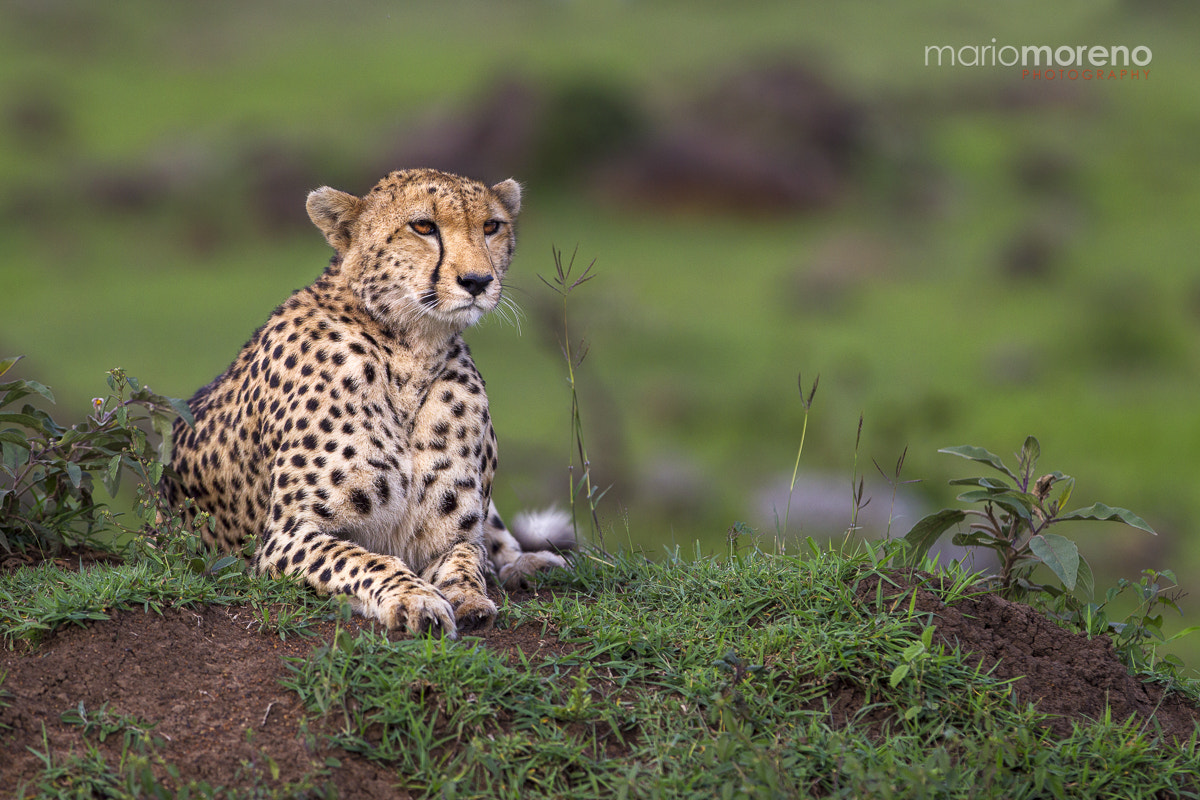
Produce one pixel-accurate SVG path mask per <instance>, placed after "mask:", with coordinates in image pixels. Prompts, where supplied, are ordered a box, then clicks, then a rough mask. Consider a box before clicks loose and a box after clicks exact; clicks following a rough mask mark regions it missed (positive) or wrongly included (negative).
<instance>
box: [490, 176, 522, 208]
mask: <svg viewBox="0 0 1200 800" xmlns="http://www.w3.org/2000/svg"><path fill="white" fill-rule="evenodd" d="M492 191H493V192H495V194H496V197H498V198H499V199H500V202H501V203H503V204H504V208H505V209H507V210H508V213H509V214H511V215H513V216H514V217H515V216H516V215H517V214H520V213H521V184H519V183H517V182H516V181H514V180H513V179H512V178H509V179H508V180H506V181H504V182H503V183H497V184H496V185H495V186H493V187H492Z"/></svg>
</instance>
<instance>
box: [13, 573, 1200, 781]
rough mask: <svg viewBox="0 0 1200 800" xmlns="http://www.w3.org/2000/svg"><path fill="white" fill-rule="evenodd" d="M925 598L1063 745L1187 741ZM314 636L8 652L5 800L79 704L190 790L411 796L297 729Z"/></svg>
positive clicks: (111, 755)
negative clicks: (292, 671) (105, 715)
mask: <svg viewBox="0 0 1200 800" xmlns="http://www.w3.org/2000/svg"><path fill="white" fill-rule="evenodd" d="M898 583H899V584H900V585H899V586H898V587H897V586H893V585H890V584H888V585H885V586H884V588H883V590H882V592H878V591H877V584H878V578H875V577H872V578H868V579H866V580H864V581H863V582H862V583H861V584H860V587H859V595H858V596H859V598H860V599H861V601H862V602H863V603H864V604H870V603H873V602H875V598H877V597H880V596H882V597H883V598H885V599H887V598H894V597H896V596H899V595H903V596H908V593H909V592H911V591H913V588H912V586H910V585H908V584H906V583H904V582H903V581H898ZM916 583H918V584H919V583H920V582H919V581H917V582H916ZM916 592H917V603H916V607H917V609H918V610H919V611H921V612H924V613H928V614H931V615H932V620H933V622H934V624H935V625H936V626H937V638H938V639H940V640H941V641H942V642H945V643H946V644H948V645H950V646H960V647H961V648H962V649H963V650H964V651H970V652H971V653H972V654H973V655H972V658H976V657H977V658H978V659H979V661H980V662H982V664H983V666H984V668H986V669H991V668H993V667H994V668H995V674H996V675H997V676H999V677H1001V678H1018V677H1019V676H1023V677H1020V678H1019V680H1017V681H1016V682H1015V684H1014V688H1015V691H1016V693H1017V696H1018V698H1019V699H1020V700H1022V701H1030V702H1036V703H1038V705H1039V706H1040V708H1041V709H1042V710H1043V711H1045V712H1048V713H1051V714H1055V715H1058V716H1057V717H1055V718H1053V720H1052V727H1053V728H1054V730H1055V732H1056V733H1060V734H1065V733H1067V732H1068V731H1069V729H1070V723H1071V721H1072V720H1080V719H1096V718H1098V717H1100V716H1102V715H1103V713H1104V706H1105V703H1106V702H1107V703H1109V704H1110V705H1111V706H1112V709H1113V714H1114V717H1118V718H1124V717H1127V716H1128V715H1130V714H1138V715H1139V716H1141V717H1143V718H1145V719H1147V720H1148V724H1151V725H1158V726H1161V728H1162V730H1163V732H1164V733H1166V734H1167V735H1169V736H1174V737H1177V738H1179V739H1186V738H1187V737H1188V736H1190V735H1191V732H1192V730H1193V728H1194V726H1195V723H1196V721H1197V720H1198V719H1200V713H1198V712H1197V710H1196V709H1194V708H1191V707H1190V706H1189V705H1188V704H1187V702H1186V699H1185V698H1182V697H1180V696H1178V695H1172V694H1165V693H1164V691H1163V690H1162V688H1161V687H1159V686H1156V685H1152V684H1143V683H1141V682H1139V681H1138V680H1136V679H1135V678H1133V677H1131V676H1130V675H1128V673H1127V672H1126V671H1125V669H1124V667H1123V666H1122V665H1121V663H1120V662H1119V661H1118V660H1117V658H1116V656H1115V653H1114V652H1113V648H1112V645H1111V644H1110V643H1109V642H1108V640H1107V639H1103V638H1098V639H1092V640H1088V639H1087V637H1085V636H1079V635H1075V634H1072V633H1069V632H1067V631H1064V630H1063V629H1061V628H1059V627H1058V626H1056V625H1054V624H1053V623H1052V622H1050V621H1049V620H1047V619H1046V618H1044V617H1042V616H1041V615H1039V614H1037V613H1036V612H1034V611H1033V610H1032V609H1030V608H1028V607H1026V606H1021V605H1017V604H1014V603H1009V602H1007V601H1004V600H1001V599H1000V598H998V597H995V596H992V595H982V596H978V597H973V598H969V599H966V600H962V601H960V602H958V603H956V604H955V605H954V606H947V605H945V604H944V603H943V602H942V601H941V600H940V599H939V598H938V596H937V595H936V594H935V593H934V592H932V591H929V590H928V589H926V588H920V587H919V586H918V588H916ZM513 599H518V600H519V599H520V598H513ZM905 604H907V601H905ZM887 605H889V606H891V605H892V603H888V604H887ZM369 625H371V623H368V622H365V621H363V620H361V619H358V618H356V619H354V620H352V621H351V622H350V623H349V625H348V627H349V628H350V629H351V631H352V632H353V631H357V630H359V629H361V628H363V627H364V626H369ZM315 631H316V634H317V636H316V637H302V636H291V637H289V638H288V639H286V640H282V639H280V638H279V637H278V635H271V634H265V633H260V632H259V624H258V619H257V618H256V617H255V616H254V615H253V614H252V613H251V612H250V611H249V610H248V609H246V608H238V607H209V608H202V609H197V610H188V609H169V610H167V611H165V612H164V613H163V614H161V615H157V614H153V613H141V612H123V613H119V614H116V615H114V617H113V619H111V620H109V621H103V622H95V623H92V624H89V625H87V626H86V627H69V628H64V629H61V630H59V631H57V632H55V633H54V634H52V635H51V636H49V637H48V638H47V640H46V641H44V642H43V643H42V644H41V645H40V646H38V647H37V648H36V649H35V650H33V651H31V652H25V653H22V652H6V653H4V654H3V655H2V657H0V671H6V672H7V673H8V677H7V679H6V680H5V682H4V684H3V689H4V690H5V691H7V692H8V693H9V695H10V696H9V697H8V698H7V700H8V702H9V704H10V705H9V707H7V708H0V749H2V750H3V751H4V752H5V753H6V756H5V758H3V759H0V787H4V790H3V792H0V793H4V794H5V795H6V796H8V793H12V792H15V791H16V787H18V786H20V785H21V784H22V782H29V781H36V780H37V779H38V778H39V776H40V775H41V774H42V772H43V770H44V768H45V764H44V763H43V762H42V760H41V759H39V758H38V757H37V756H36V755H34V754H33V753H32V752H30V749H29V748H33V749H34V750H38V751H43V752H44V751H47V749H48V751H49V752H50V753H51V754H52V756H53V758H54V759H55V762H56V763H60V762H61V761H62V759H63V758H64V757H66V756H67V755H68V754H70V753H72V752H74V753H80V735H79V734H80V727H79V725H78V724H71V723H69V722H66V721H63V719H62V715H63V714H64V712H70V711H71V710H73V709H78V708H79V706H80V704H82V706H83V708H84V709H85V711H86V712H87V714H89V715H91V717H92V718H93V719H95V718H96V714H97V712H99V711H100V709H101V708H102V707H103V706H104V705H105V704H106V703H107V704H108V706H107V710H108V712H109V713H110V714H113V715H129V716H132V717H136V718H138V719H140V720H143V721H146V722H152V723H156V726H155V727H154V729H153V733H154V735H156V736H158V737H160V738H161V740H162V744H161V746H160V747H159V750H158V752H159V753H160V754H161V755H162V757H163V759H165V761H166V762H167V763H171V764H174V765H175V766H176V767H177V768H178V770H179V773H180V777H181V778H182V779H183V780H189V779H192V780H204V781H207V782H208V783H209V784H210V785H211V786H214V787H215V786H226V787H232V786H251V785H255V784H259V783H268V782H270V783H273V782H274V778H273V776H271V773H272V772H274V771H275V769H276V768H277V770H278V776H279V779H282V780H289V781H298V780H300V779H302V778H305V777H306V776H317V778H316V782H317V783H318V784H323V783H325V782H329V783H332V784H333V786H334V787H336V788H337V790H338V792H339V793H340V795H341V796H346V797H364V798H371V797H395V796H403V795H397V790H396V789H394V788H393V787H394V784H395V777H394V774H393V773H391V772H390V771H389V770H388V769H387V768H386V767H385V766H383V765H380V764H377V763H374V762H371V761H368V760H366V759H362V758H359V757H358V756H355V755H353V754H350V753H346V752H345V751H342V750H338V749H332V748H329V747H328V746H327V745H326V744H325V742H324V738H323V737H322V736H321V735H320V731H319V730H311V731H310V730H309V729H308V728H307V727H305V726H304V725H302V724H301V720H302V717H303V713H302V708H301V706H300V703H299V701H298V699H297V698H296V696H295V695H294V694H292V693H291V692H289V691H287V690H285V689H284V688H283V687H282V686H281V685H280V679H282V678H283V677H285V675H286V674H287V668H286V666H285V665H284V662H283V659H282V657H283V656H296V657H305V656H308V655H309V654H310V653H311V652H312V650H313V648H314V647H316V646H318V645H319V644H321V643H322V642H328V641H330V640H331V639H332V637H333V635H334V631H335V624H334V623H333V622H332V621H331V622H322V623H318V624H317V625H315ZM483 639H484V642H485V646H487V647H489V648H493V649H494V650H496V651H497V652H499V653H502V654H505V655H506V656H512V657H513V658H515V657H516V654H517V652H518V651H520V652H523V653H526V654H528V655H530V656H533V655H537V654H540V655H548V654H551V653H561V652H563V651H569V650H571V649H573V648H572V646H571V645H569V644H563V643H559V642H558V641H557V640H555V639H554V638H553V637H542V636H540V627H539V626H530V625H527V626H524V627H521V628H517V629H504V628H499V629H496V630H493V631H489V632H487V633H486V634H484V636H483ZM834 693H835V695H836V694H837V692H836V689H835V692H834ZM853 702H854V701H853V698H851V697H848V696H847V697H840V696H839V697H837V704H838V707H839V708H840V710H841V711H842V712H843V714H848V716H846V717H845V718H846V719H849V718H852V717H853V716H854V712H855V711H856V710H857V709H856V708H853V707H851V706H852V704H853ZM843 706H845V707H843ZM3 726H7V728H5V727H3ZM251 732H252V733H251ZM89 738H90V739H91V740H92V741H95V738H96V737H89ZM122 744H123V739H122V735H121V734H114V735H111V736H109V737H108V738H107V739H106V740H105V741H104V742H103V743H102V744H100V745H99V749H100V751H101V752H102V753H103V754H104V755H105V756H106V758H107V759H108V762H109V763H110V764H115V763H117V760H118V759H119V758H120V756H121V748H122ZM329 758H332V759H334V760H333V761H328V762H327V759H329ZM154 769H155V771H156V772H159V771H160V769H161V766H160V767H154ZM320 770H327V771H328V772H327V774H319V771H320Z"/></svg>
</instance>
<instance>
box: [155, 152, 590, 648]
mask: <svg viewBox="0 0 1200 800" xmlns="http://www.w3.org/2000/svg"><path fill="white" fill-rule="evenodd" d="M307 207H308V214H309V217H310V218H311V219H312V221H313V223H314V224H315V225H316V226H317V228H318V229H320V231H321V233H322V234H324V236H325V239H326V240H327V241H328V242H329V244H330V245H331V246H332V247H333V250H334V255H333V258H332V260H331V261H330V264H329V266H328V268H326V270H325V271H324V273H322V274H321V276H320V277H319V278H318V279H317V280H316V281H315V282H314V283H313V284H312V285H310V286H308V287H306V288H304V289H301V290H299V291H297V292H296V293H294V294H293V295H292V296H291V298H290V299H288V300H287V301H286V302H284V303H283V304H282V305H280V306H279V307H278V308H277V309H275V312H274V313H273V314H272V315H271V317H270V318H269V319H268V320H267V322H266V324H265V325H263V326H262V327H261V328H259V329H258V330H257V331H256V332H255V333H254V335H253V336H252V337H251V339H250V341H249V342H247V343H246V345H245V347H243V348H242V351H241V354H240V355H239V356H238V357H237V359H236V360H235V361H234V362H233V364H231V365H230V366H229V368H228V369H226V370H225V372H224V373H222V374H221V375H220V376H219V377H217V379H216V380H214V381H213V382H212V383H210V384H209V385H207V386H205V387H204V388H202V389H201V390H200V391H198V392H197V393H196V395H195V396H194V397H193V398H192V399H191V400H190V401H189V404H190V406H191V409H192V412H193V415H194V417H195V425H194V426H193V427H191V428H189V427H187V426H186V425H185V424H184V423H183V422H182V421H178V422H176V424H175V429H174V436H175V442H176V445H175V449H174V453H173V457H172V461H171V466H172V468H173V472H174V475H172V476H170V477H168V478H166V479H164V482H163V488H164V490H165V491H166V493H167V498H168V500H170V501H172V502H176V503H177V502H178V501H180V500H182V498H184V497H191V498H193V499H194V500H195V506H196V507H197V508H198V509H199V510H203V511H207V512H208V513H210V514H211V515H212V517H213V518H214V519H215V521H216V527H215V530H214V531H211V532H209V531H207V530H206V532H205V534H204V542H205V544H206V545H208V546H212V547H218V548H223V549H226V550H237V549H239V548H240V547H241V546H242V545H243V543H244V542H245V541H246V540H247V539H248V538H249V537H258V543H257V547H256V550H255V556H254V565H255V567H256V569H258V570H259V571H262V572H266V573H268V574H272V575H298V576H301V577H302V578H303V579H304V580H305V581H306V582H307V583H309V584H310V585H312V586H313V587H314V588H316V589H317V590H318V591H321V592H325V593H330V594H335V593H340V594H345V595H348V596H349V598H350V600H351V603H352V604H353V605H354V607H355V609H356V610H358V611H359V612H360V613H362V614H363V615H365V616H368V617H372V618H374V619H378V620H380V621H382V622H383V623H384V624H386V625H387V626H388V627H389V628H396V629H407V630H408V631H410V632H413V633H417V632H425V631H427V632H432V633H435V634H436V633H439V632H440V633H443V634H445V635H447V636H450V637H456V636H457V635H458V632H459V631H460V630H471V629H485V628H488V627H490V626H491V625H492V623H493V622H494V620H495V618H496V606H495V604H494V603H493V602H492V601H491V600H490V599H489V598H488V596H487V585H486V577H487V574H488V573H489V572H494V573H495V574H496V575H497V576H498V577H499V579H500V580H501V581H502V582H503V583H504V584H505V585H508V586H514V585H519V584H520V583H522V582H523V581H524V579H525V577H526V576H528V575H529V574H530V573H532V572H534V571H536V570H539V569H545V568H549V567H562V566H565V565H566V562H565V561H564V559H563V558H562V557H561V556H560V555H557V554H556V553H553V552H548V550H549V549H551V548H553V549H559V550H564V549H569V548H570V547H572V546H573V545H574V536H573V534H572V532H571V528H570V525H569V520H568V519H567V518H566V517H565V515H563V514H561V513H556V512H549V513H546V514H543V515H541V516H535V517H530V518H525V522H524V524H522V525H514V528H513V531H512V532H511V533H510V532H509V531H508V530H507V529H506V528H505V526H504V523H503V522H502V521H501V518H500V516H499V514H497V513H496V509H495V506H494V505H493V504H492V502H491V495H492V480H493V477H494V475H495V471H496V436H495V433H494V432H493V430H492V424H491V417H490V416H489V413H488V401H487V395H486V393H485V392H484V382H483V379H482V378H481V377H480V376H479V372H478V371H477V370H476V368H475V362H474V361H473V360H472V358H471V353H470V351H469V350H468V349H467V346H466V344H465V343H464V342H463V339H462V331H463V330H464V329H465V328H467V327H468V326H470V325H473V324H474V323H476V322H478V321H479V319H480V318H482V317H483V316H484V315H485V314H486V313H488V312H489V311H492V310H493V309H495V308H496V307H497V305H498V304H500V303H501V302H502V292H503V288H504V277H505V274H506V272H507V270H508V266H509V263H510V262H511V260H512V256H513V249H514V246H515V242H516V239H515V233H514V230H513V222H514V220H515V218H516V216H517V214H518V212H519V211H520V208H521V187H520V186H519V185H518V184H517V183H516V182H515V181H512V180H507V181H504V182H502V183H498V184H496V185H495V186H492V187H488V186H485V185H483V184H480V183H477V182H475V181H471V180H467V179H465V178H460V177H458V176H455V175H449V174H446V173H442V172H436V171H433V170H406V171H402V172H393V173H392V174H391V175H388V176H387V177H386V178H384V179H383V180H382V181H380V182H379V183H378V184H377V185H376V186H375V187H374V188H373V189H372V190H371V191H370V192H369V193H368V194H366V195H365V196H363V197H361V198H359V197H355V196H353V195H350V194H346V193H345V192H339V191H336V190H334V189H331V188H329V187H324V188H321V189H317V190H316V191H314V192H312V193H311V194H310V195H309V196H308V203H307ZM189 513H191V514H194V513H195V509H193V510H192V511H190V512H189ZM514 534H516V535H515V536H514Z"/></svg>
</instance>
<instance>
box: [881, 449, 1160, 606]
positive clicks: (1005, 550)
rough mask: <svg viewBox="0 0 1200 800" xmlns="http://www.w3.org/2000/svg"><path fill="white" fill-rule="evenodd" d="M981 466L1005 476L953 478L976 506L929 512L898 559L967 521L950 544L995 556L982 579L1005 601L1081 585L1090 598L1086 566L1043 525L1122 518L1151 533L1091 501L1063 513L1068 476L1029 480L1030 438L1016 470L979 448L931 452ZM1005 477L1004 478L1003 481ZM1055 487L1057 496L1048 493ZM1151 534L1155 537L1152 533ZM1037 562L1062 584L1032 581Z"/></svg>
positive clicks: (1120, 511)
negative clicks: (996, 568) (994, 568)
mask: <svg viewBox="0 0 1200 800" xmlns="http://www.w3.org/2000/svg"><path fill="white" fill-rule="evenodd" d="M938 452H939V453H949V454H950V455H955V456H959V457H960V458H966V459H969V460H971V461H975V462H977V463H980V464H985V465H987V466H989V467H991V468H992V469H994V470H996V471H997V472H1000V473H1001V474H1002V475H1003V476H1004V477H1002V478H995V477H990V476H984V477H975V478H959V479H957V480H952V481H950V484H951V485H952V486H971V487H974V488H972V489H970V490H968V491H966V492H964V493H962V494H960V495H959V496H958V499H959V501H960V502H964V503H973V504H981V505H982V506H983V508H967V509H956V508H946V509H942V510H941V511H938V512H935V513H933V514H930V515H929V516H927V517H925V518H924V519H922V520H920V521H919V522H918V523H917V524H916V525H914V526H913V527H912V530H910V531H909V532H908V534H907V535H906V536H905V537H904V538H905V541H907V542H908V545H909V550H908V553H907V554H906V557H905V561H906V562H907V563H908V564H909V565H910V566H915V565H917V564H919V563H921V561H922V560H923V559H924V558H925V555H926V554H927V553H928V552H929V548H930V547H932V546H933V545H934V544H935V543H936V542H937V540H938V539H940V538H941V537H942V534H944V533H945V532H946V531H948V530H949V529H950V528H952V527H954V526H956V525H958V524H959V523H962V522H966V521H967V520H971V523H970V526H969V528H968V530H967V532H966V533H956V534H955V535H954V538H953V542H954V544H956V545H959V546H962V547H986V548H988V549H989V550H993V551H994V552H995V553H996V555H997V556H999V558H1000V573H999V574H998V575H993V576H990V577H988V578H986V579H985V580H986V581H987V582H989V583H991V584H993V585H995V586H996V588H998V589H999V591H1000V593H1001V594H1002V595H1004V596H1005V597H1008V598H1009V599H1025V598H1027V597H1028V596H1029V595H1030V594H1032V593H1037V592H1047V593H1049V594H1051V595H1055V596H1057V595H1059V594H1062V593H1063V590H1064V589H1065V590H1066V591H1067V592H1073V591H1075V588H1076V586H1079V587H1081V588H1083V589H1084V590H1085V591H1086V592H1087V593H1088V594H1089V595H1090V594H1091V592H1092V589H1093V586H1094V580H1093V577H1092V570H1091V567H1089V566H1088V563H1087V560H1086V559H1084V558H1083V556H1081V555H1080V554H1079V548H1078V547H1077V546H1076V545H1075V543H1074V542H1073V541H1071V540H1070V539H1068V538H1066V537H1065V536H1062V535H1060V534H1057V533H1050V532H1049V528H1050V527H1051V526H1053V525H1057V524H1058V523H1060V522H1068V521H1071V520H1099V521H1117V522H1124V523H1125V524H1126V525H1129V526H1131V527H1134V528H1138V529H1140V530H1143V531H1146V532H1147V533H1151V534H1153V533H1154V530H1153V529H1152V528H1151V527H1150V526H1149V525H1147V524H1146V521H1145V520H1144V519H1142V518H1141V517H1139V516H1137V515H1136V514H1134V513H1133V512H1131V511H1128V510H1127V509H1124V508H1113V507H1110V506H1106V505H1104V504H1103V503H1096V504H1095V505H1092V506H1089V507H1087V508H1077V509H1075V510H1073V511H1064V510H1063V509H1064V507H1065V506H1066V505H1067V502H1068V500H1070V498H1071V491H1072V489H1074V487H1075V479H1074V478H1072V477H1071V476H1070V475H1064V474H1063V473H1061V472H1051V473H1048V474H1045V475H1042V476H1041V477H1039V478H1036V479H1035V478H1034V474H1035V469H1036V467H1037V461H1038V458H1039V457H1040V456H1041V452H1042V449H1041V445H1040V444H1038V440H1037V439H1035V438H1034V437H1032V436H1029V437H1027V438H1026V439H1025V444H1024V445H1023V446H1022V447H1021V452H1020V453H1019V454H1018V455H1017V458H1018V465H1017V469H1016V470H1015V471H1014V470H1011V469H1009V468H1008V467H1007V466H1006V465H1005V464H1004V462H1003V461H1001V460H1000V458H999V457H998V456H996V455H994V454H993V453H990V452H988V451H987V450H984V449H983V448H981V447H971V446H964V447H946V448H943V449H941V450H939V451H938ZM1006 479H1007V480H1006ZM1055 486H1058V487H1059V489H1058V491H1057V497H1055V498H1053V499H1052V498H1051V494H1052V493H1054V491H1055ZM1155 535H1157V534H1155ZM1039 564H1044V565H1045V566H1047V567H1048V568H1049V569H1050V571H1051V572H1053V573H1054V575H1055V576H1056V577H1057V578H1058V579H1059V581H1060V582H1061V588H1059V587H1054V586H1047V585H1039V584H1036V583H1033V581H1032V580H1031V577H1032V574H1033V571H1034V569H1035V568H1036V567H1037V566H1038V565H1039Z"/></svg>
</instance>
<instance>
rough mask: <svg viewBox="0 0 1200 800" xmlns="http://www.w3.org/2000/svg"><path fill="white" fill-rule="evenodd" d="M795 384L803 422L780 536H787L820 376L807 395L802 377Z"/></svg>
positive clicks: (814, 381)
mask: <svg viewBox="0 0 1200 800" xmlns="http://www.w3.org/2000/svg"><path fill="white" fill-rule="evenodd" d="M796 382H797V383H798V384H799V386H800V405H801V407H802V408H803V409H804V422H803V423H802V424H801V426H800V447H799V448H797V450H796V466H794V467H792V483H791V485H790V486H788V499H787V508H786V509H784V512H783V530H782V531H781V532H780V536H786V535H787V529H788V520H789V519H791V516H792V494H793V493H794V492H795V491H796V477H797V476H798V475H799V474H800V456H801V455H803V454H804V437H805V436H806V435H807V434H808V412H809V411H810V410H811V409H812V403H813V398H814V397H816V395H817V384H818V383H820V382H821V376H820V375H818V376H817V377H816V378H815V379H814V380H813V382H812V388H811V389H809V390H808V394H807V395H806V394H804V375H803V374H800V375H797V376H796Z"/></svg>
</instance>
